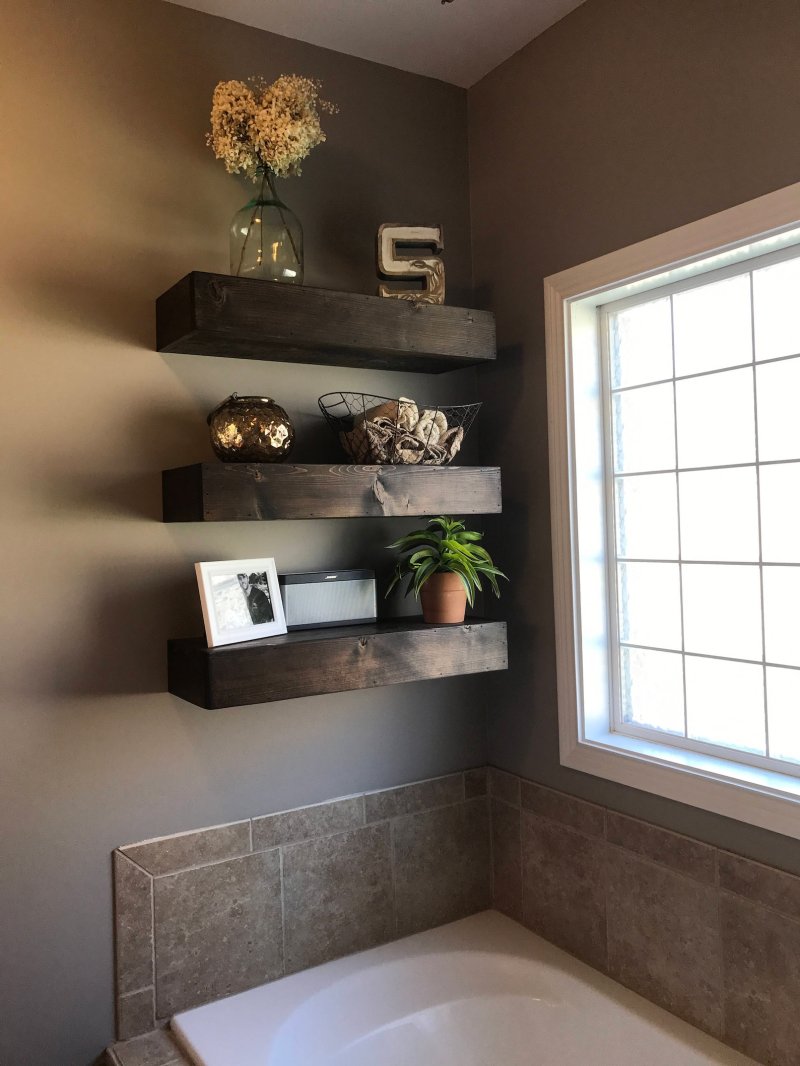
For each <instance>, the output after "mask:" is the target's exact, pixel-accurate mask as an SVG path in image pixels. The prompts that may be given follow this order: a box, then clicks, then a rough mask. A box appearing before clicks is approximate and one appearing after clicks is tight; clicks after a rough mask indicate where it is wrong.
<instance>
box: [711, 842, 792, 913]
mask: <svg viewBox="0 0 800 1066" xmlns="http://www.w3.org/2000/svg"><path fill="white" fill-rule="evenodd" d="M717 859H718V868H719V887H720V889H722V890H725V891H728V892H730V893H732V894H733V895H736V896H739V897H741V898H742V899H747V900H749V901H750V902H752V903H760V904H761V905H762V906H764V907H769V908H770V909H771V910H773V911H776V912H778V913H779V914H781V915H783V916H784V917H785V918H789V919H791V920H793V921H796V922H800V877H797V876H796V875H794V874H790V873H787V872H786V871H785V870H780V869H778V867H777V866H767V865H766V864H764V863H760V862H756V861H755V860H753V859H746V858H744V857H743V856H741V855H736V854H735V853H734V852H732V851H719V852H718V856H717Z"/></svg>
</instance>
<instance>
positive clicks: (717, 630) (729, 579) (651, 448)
mask: <svg viewBox="0 0 800 1066" xmlns="http://www.w3.org/2000/svg"><path fill="white" fill-rule="evenodd" d="M720 273H724V275H725V276H723V277H722V278H720V277H718V276H717V275H708V276H706V277H704V278H701V279H699V280H696V281H695V282H694V283H693V284H691V286H686V285H682V286H674V287H673V288H672V289H669V290H665V291H664V292H663V293H661V294H659V293H653V292H651V293H648V294H647V296H646V297H643V298H642V299H640V300H639V301H620V304H619V305H612V306H610V307H606V308H604V309H603V310H602V312H601V315H602V333H603V341H604V347H605V351H606V353H607V359H606V365H605V367H604V373H605V383H606V394H607V400H608V403H607V419H608V429H609V433H608V437H607V439H608V440H609V445H610V446H609V456H608V462H609V466H610V468H611V469H610V471H609V473H610V477H609V479H608V480H609V484H610V485H612V486H613V490H612V493H611V498H610V499H609V535H610V539H611V543H612V544H613V545H615V546H616V550H615V551H614V552H613V553H610V555H609V558H610V559H613V562H612V567H611V574H610V583H609V587H610V590H611V600H612V610H611V623H612V631H613V632H615V636H616V644H617V648H618V657H617V661H616V663H615V664H614V666H615V671H614V675H615V681H614V687H615V690H616V691H615V699H614V700H613V705H614V708H615V721H614V723H613V725H614V728H615V729H617V730H620V731H622V732H628V733H633V734H634V735H641V736H645V737H648V738H650V739H652V738H653V737H657V738H659V739H662V740H665V741H668V742H669V743H670V744H677V745H678V746H686V747H690V748H694V749H696V750H700V751H708V752H709V753H711V754H717V755H719V754H722V755H723V756H724V757H727V758H735V759H740V760H741V761H745V762H751V763H754V764H756V765H766V766H773V767H777V768H779V769H781V770H782V771H783V772H788V773H793V774H800V417H793V416H792V410H793V403H792V402H791V401H794V402H795V403H796V401H797V400H798V399H800V309H796V308H797V305H798V303H800V301H798V299H797V297H798V296H800V256H798V254H797V252H796V251H795V252H794V253H793V254H792V255H790V256H786V255H784V256H781V257H779V259H778V261H776V262H773V261H772V260H770V261H768V262H766V263H765V262H764V261H758V263H754V264H751V265H750V268H749V269H746V270H740V272H739V273H732V272H730V271H727V272H720ZM793 384H796V386H797V388H796V390H795V391H794V393H793V395H792V386H793ZM764 441H766V448H764V447H762V443H763V442H764ZM792 486H795V487H796V489H797V493H796V495H794V496H792ZM793 530H794V532H796V534H797V538H796V541H794V542H793V537H792V531H793ZM795 592H796V593H797V597H796V598H795V597H794V593H795Z"/></svg>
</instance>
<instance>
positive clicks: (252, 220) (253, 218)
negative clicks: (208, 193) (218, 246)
mask: <svg viewBox="0 0 800 1066" xmlns="http://www.w3.org/2000/svg"><path fill="white" fill-rule="evenodd" d="M266 180H267V171H264V175H263V177H262V178H261V191H260V192H259V194H258V200H257V202H256V205H255V207H254V208H253V213H252V215H251V216H250V221H249V222H248V224H247V233H245V235H244V240H243V241H242V254H241V255H240V256H239V265H238V267H237V268H236V275H235V276H236V277H237V278H238V277H239V275H240V274H241V272H242V265H243V264H244V252H245V248H247V242H248V241H249V240H250V232H251V230H252V229H253V226H254V225H255V222H256V212H257V211H258V209H259V207H261V214H262V227H263V214H264V210H263V207H262V204H263V200H264V182H265V181H266ZM292 244H294V241H292Z"/></svg>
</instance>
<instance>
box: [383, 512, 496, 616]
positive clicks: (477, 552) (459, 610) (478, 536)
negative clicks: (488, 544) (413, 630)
mask: <svg viewBox="0 0 800 1066" xmlns="http://www.w3.org/2000/svg"><path fill="white" fill-rule="evenodd" d="M481 540H483V533H476V532H474V531H473V530H471V529H467V528H466V527H465V526H464V523H463V522H459V521H458V520H457V519H454V518H446V517H445V516H444V515H441V516H440V517H439V518H432V519H431V520H430V522H428V525H427V527H426V528H425V529H416V530H414V532H413V533H408V534H406V536H405V537H401V538H400V540H397V541H395V542H394V544H390V545H389V548H390V549H393V550H394V551H398V552H400V553H401V555H402V557H401V558H400V559H398V561H397V566H396V567H395V571H394V575H393V576H392V580H391V582H390V583H389V588H388V589H387V590H386V595H387V596H388V595H389V593H390V592H391V591H392V589H394V587H395V586H396V585H398V584H399V583H400V582H401V581H403V579H404V578H406V577H408V578H410V580H409V582H408V585H407V587H406V591H405V595H406V596H407V595H408V594H409V592H411V591H413V592H414V595H415V596H416V597H417V599H419V600H421V602H422V617H423V618H424V619H425V621H426V622H438V623H442V622H449V623H459V622H463V621H464V614H465V612H466V609H467V603H469V605H470V607H472V606H473V605H474V603H475V592H476V590H477V591H478V592H482V591H483V586H482V584H481V578H485V579H486V581H488V583H489V584H490V585H491V587H492V590H493V592H494V594H495V596H499V595H500V588H499V586H498V584H497V579H498V577H502V578H506V575H505V574H504V573H503V572H502V570H498V569H497V567H496V566H495V565H494V563H493V562H492V558H491V556H490V555H489V553H488V552H487V551H486V549H485V548H482V547H481V546H480V544H479V543H478V542H479V541H481ZM506 580H508V578H506Z"/></svg>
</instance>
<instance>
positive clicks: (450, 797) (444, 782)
mask: <svg viewBox="0 0 800 1066" xmlns="http://www.w3.org/2000/svg"><path fill="white" fill-rule="evenodd" d="M463 798H464V777H463V774H450V775H449V776H447V777H434V778H431V779H430V780H428V781H417V782H416V783H415V784H413V785H401V786H400V788H388V789H384V791H382V792H368V793H367V794H366V796H365V797H364V803H365V807H366V819H367V821H368V822H379V821H382V820H383V819H384V818H397V817H399V816H401V815H404V814H415V813H416V812H417V811H427V810H430V809H431V808H433V807H443V806H445V805H446V804H448V803H458V802H459V801H460V800H463Z"/></svg>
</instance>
